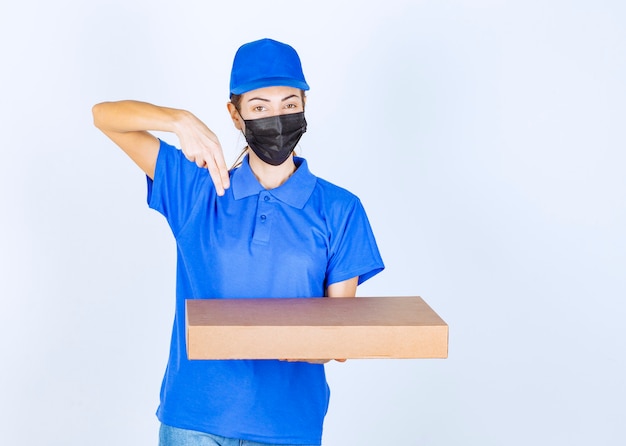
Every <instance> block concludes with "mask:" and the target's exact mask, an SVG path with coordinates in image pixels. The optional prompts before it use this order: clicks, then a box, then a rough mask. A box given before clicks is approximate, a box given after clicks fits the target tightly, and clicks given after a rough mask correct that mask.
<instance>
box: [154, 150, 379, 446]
mask: <svg viewBox="0 0 626 446" xmlns="http://www.w3.org/2000/svg"><path fill="white" fill-rule="evenodd" d="M295 161H296V165H297V167H298V168H297V170H296V172H295V173H294V174H293V175H292V176H291V177H290V178H289V179H288V180H287V181H286V182H285V183H284V184H283V185H281V186H280V187H278V188H276V189H271V190H266V189H264V188H263V187H262V186H261V184H260V183H259V182H258V181H257V180H256V178H255V176H254V174H253V173H252V171H251V169H250V165H249V164H248V159H247V158H245V159H244V162H243V164H242V166H241V167H239V168H237V169H234V170H233V171H232V172H231V178H230V180H231V187H230V188H229V189H228V190H226V194H225V195H224V196H222V197H219V196H218V195H217V194H216V192H215V188H214V186H213V183H212V181H211V178H210V176H209V174H208V172H207V170H206V169H200V168H198V167H197V166H196V165H195V164H194V163H192V162H189V161H188V160H187V159H186V158H185V157H184V155H183V154H182V152H181V151H179V150H177V149H176V148H174V147H172V146H170V145H168V144H167V143H165V142H161V146H160V150H159V155H158V159H157V164H156V170H155V174H154V181H152V180H150V179H148V203H149V205H150V207H151V208H153V209H156V210H157V211H159V212H160V213H162V214H163V215H164V216H165V217H166V219H167V221H168V223H169V225H170V228H171V230H172V232H173V234H174V236H175V238H176V243H177V252H178V261H177V281H176V314H175V320H174V327H173V332H172V342H171V348H170V356H169V361H168V365H167V370H166V372H165V377H164V379H163V385H162V388H161V404H160V406H159V409H158V411H157V415H158V417H159V420H160V421H161V422H163V423H165V424H168V425H171V426H175V427H180V428H184V429H191V430H196V431H202V432H208V433H212V434H216V435H220V436H224V437H230V438H240V439H247V440H251V441H256V442H261V443H275V444H320V442H321V436H322V424H323V419H324V416H325V414H326V410H327V408H328V398H329V390H328V386H327V384H326V378H325V375H324V366H323V365H317V364H308V363H301V362H295V363H290V362H283V361H274V360H254V361H239V360H237V361H233V360H231V361H198V360H196V361H189V360H188V359H187V354H186V349H185V305H184V301H185V299H202V298H254V297H276V298H280V297H321V296H323V295H324V290H325V289H326V287H327V286H328V285H330V284H332V283H335V282H341V281H343V280H347V279H350V278H352V277H356V276H358V277H359V283H362V282H363V281H365V280H367V279H368V278H370V277H372V276H373V275H375V274H377V273H378V272H380V271H381V270H382V269H383V268H384V266H383V263H382V260H381V257H380V254H379V252H378V248H377V246H376V242H375V240H374V236H373V234H372V231H371V228H370V225H369V222H368V220H367V216H366V214H365V211H364V209H363V207H362V205H361V202H360V201H359V199H358V198H357V197H356V196H354V195H353V194H351V193H350V192H348V191H346V190H345V189H342V188H339V187H337V186H335V185H333V184H331V183H329V182H327V181H324V180H322V179H320V178H317V177H315V176H314V175H313V174H312V173H311V172H310V171H309V169H308V167H307V163H306V161H305V160H304V159H302V158H296V159H295Z"/></svg>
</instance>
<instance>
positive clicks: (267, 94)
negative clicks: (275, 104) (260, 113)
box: [242, 87, 302, 102]
mask: <svg viewBox="0 0 626 446" xmlns="http://www.w3.org/2000/svg"><path fill="white" fill-rule="evenodd" d="M294 96H295V97H296V98H297V99H300V98H301V97H302V94H301V91H300V89H298V88H294V87H264V88H257V89H256V90H250V91H248V92H246V93H244V94H243V95H242V99H243V101H244V102H248V101H253V100H265V101H283V100H287V99H293V98H294Z"/></svg>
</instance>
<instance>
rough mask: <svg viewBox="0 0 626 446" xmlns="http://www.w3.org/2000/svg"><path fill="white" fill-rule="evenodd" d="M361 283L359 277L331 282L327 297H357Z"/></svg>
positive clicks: (340, 360)
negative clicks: (357, 290)
mask: <svg viewBox="0 0 626 446" xmlns="http://www.w3.org/2000/svg"><path fill="white" fill-rule="evenodd" d="M358 284H359V278H358V277H353V278H352V279H348V280H344V281H343V282H336V283H333V284H330V285H329V286H328V288H327V289H326V297H335V298H342V297H355V296H356V287H357V285H358ZM283 361H289V362H300V361H302V362H309V363H311V364H325V363H327V362H329V361H330V359H283ZM335 361H338V362H346V360H345V359H335Z"/></svg>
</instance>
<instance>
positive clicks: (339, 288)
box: [326, 277, 359, 297]
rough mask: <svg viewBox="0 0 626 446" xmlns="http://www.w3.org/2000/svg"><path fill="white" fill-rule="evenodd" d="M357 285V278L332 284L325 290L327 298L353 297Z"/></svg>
mask: <svg viewBox="0 0 626 446" xmlns="http://www.w3.org/2000/svg"><path fill="white" fill-rule="evenodd" d="M358 283H359V278H358V277H353V278H352V279H348V280H344V281H343V282H336V283H332V284H330V285H329V286H328V288H327V289H326V296H327V297H355V296H356V287H357V285H358Z"/></svg>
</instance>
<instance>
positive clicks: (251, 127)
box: [244, 112, 306, 166]
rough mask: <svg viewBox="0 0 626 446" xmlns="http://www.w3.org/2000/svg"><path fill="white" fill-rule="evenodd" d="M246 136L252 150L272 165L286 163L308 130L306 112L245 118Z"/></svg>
mask: <svg viewBox="0 0 626 446" xmlns="http://www.w3.org/2000/svg"><path fill="white" fill-rule="evenodd" d="M244 122H245V124H246V131H245V137H246V141H247V142H248V145H249V146H250V148H251V149H252V151H253V152H254V153H255V154H256V155H257V156H258V157H259V158H261V160H263V161H264V162H266V163H267V164H271V165H272V166H278V165H280V164H282V163H284V162H285V161H286V160H287V158H289V155H291V152H293V149H294V148H295V147H296V144H298V141H300V138H301V137H302V134H303V133H304V132H306V120H305V119H304V112H300V113H291V114H287V115H278V116H270V117H268V118H259V119H250V120H245V119H244Z"/></svg>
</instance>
